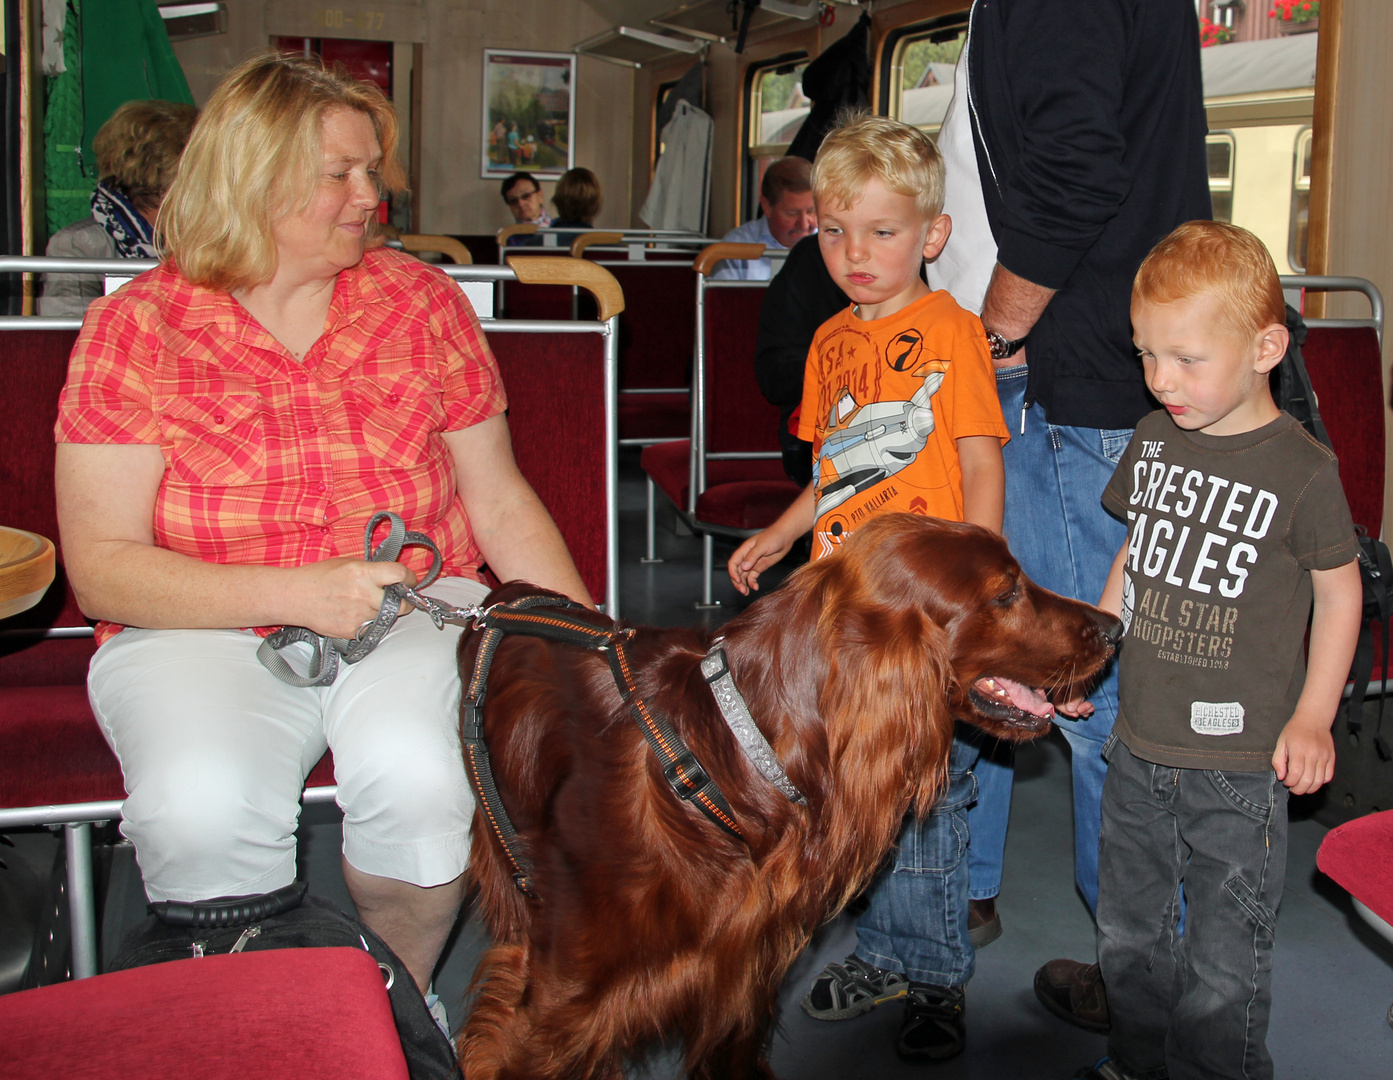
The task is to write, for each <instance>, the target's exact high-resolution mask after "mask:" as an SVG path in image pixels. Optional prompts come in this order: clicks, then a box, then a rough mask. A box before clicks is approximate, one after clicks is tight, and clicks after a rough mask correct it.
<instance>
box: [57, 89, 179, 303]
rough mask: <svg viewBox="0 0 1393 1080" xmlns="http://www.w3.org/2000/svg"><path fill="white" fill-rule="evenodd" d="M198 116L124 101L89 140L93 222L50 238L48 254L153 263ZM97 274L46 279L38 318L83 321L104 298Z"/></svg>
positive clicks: (175, 107)
mask: <svg viewBox="0 0 1393 1080" xmlns="http://www.w3.org/2000/svg"><path fill="white" fill-rule="evenodd" d="M197 119H198V110H197V109H195V108H194V107H193V106H192V105H182V104H179V103H178V102H174V101H128V102H126V103H125V104H124V105H122V106H121V107H120V108H118V109H117V110H116V111H115V112H114V113H112V114H111V118H110V119H109V120H107V122H106V123H105V124H103V125H102V126H101V130H100V131H98V132H97V135H96V137H95V138H94V139H93V140H92V151H93V153H95V154H96V155H97V172H98V174H99V175H100V176H101V180H100V181H99V182H98V183H97V189H96V191H94V192H93V193H92V216H91V217H86V218H83V219H82V220H81V221H75V222H73V224H71V225H69V226H67V227H66V228H63V229H59V230H58V231H57V232H56V233H54V234H53V237H52V238H51V239H50V240H49V242H48V247H47V249H45V252H44V254H46V255H60V256H64V257H67V258H76V259H153V258H155V256H156V250H155V249H156V245H155V216H156V215H157V214H158V213H159V209H160V203H161V202H162V201H163V200H164V195H165V192H166V191H168V190H169V185H170V184H172V183H173V182H174V176H175V174H176V173H177V172H178V170H179V155H180V154H182V153H183V152H184V144H185V143H187V142H188V141H189V133H190V132H191V131H193V126H194V122H195V121H196V120H197ZM104 287H105V282H104V280H103V277H102V275H101V274H44V275H43V294H42V295H41V296H40V297H39V314H40V315H60V316H63V315H82V313H83V312H85V311H86V310H87V305H88V304H90V303H91V302H92V301H93V300H95V299H96V298H97V297H99V296H101V295H102V292H103V291H104Z"/></svg>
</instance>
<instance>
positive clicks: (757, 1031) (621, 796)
mask: <svg viewBox="0 0 1393 1080" xmlns="http://www.w3.org/2000/svg"><path fill="white" fill-rule="evenodd" d="M538 591H539V590H537V589H535V588H534V587H532V586H528V585H524V584H521V583H511V584H509V585H507V586H504V587H503V588H502V589H500V590H496V591H495V593H494V594H493V595H492V597H491V599H490V602H492V601H494V600H500V599H503V600H506V599H513V598H516V597H518V596H521V595H527V594H530V593H535V592H538ZM593 619H594V620H595V621H596V623H597V624H601V623H603V620H604V617H603V616H600V615H593ZM722 634H723V636H724V639H725V640H724V643H723V645H724V648H725V651H726V655H727V657H728V660H729V664H730V668H731V672H732V674H733V676H734V679H735V683H736V686H737V687H738V688H739V690H740V692H741V694H742V695H743V696H744V698H745V700H746V701H747V702H748V704H749V707H750V711H751V713H752V714H753V716H754V719H755V721H756V723H757V724H758V725H759V727H760V729H761V730H762V731H763V733H764V735H765V737H766V738H767V739H768V741H769V743H770V745H771V746H772V747H773V749H774V751H775V753H776V754H777V756H778V758H779V760H780V761H781V762H782V763H783V765H784V768H785V770H786V771H787V774H788V776H789V778H790V779H791V780H792V781H793V783H794V784H795V785H796V786H797V787H798V789H799V790H800V791H801V792H803V794H804V795H805V796H806V802H804V803H802V804H797V805H796V804H794V803H793V802H791V801H790V800H789V799H788V798H786V797H785V796H784V795H783V794H781V793H780V792H779V791H778V790H777V789H776V788H775V787H774V786H773V785H772V784H771V783H770V782H769V781H768V780H766V779H765V778H764V777H763V776H762V775H761V774H760V773H759V772H757V771H756V769H755V768H754V767H753V766H752V765H751V763H750V761H749V760H748V759H747V758H746V756H745V755H744V753H743V752H742V751H741V749H740V748H739V746H738V745H737V743H736V741H735V739H734V738H733V736H732V735H731V732H730V730H729V728H728V727H727V726H726V724H725V723H724V722H723V720H722V718H721V716H720V713H719V711H718V708H717V705H716V703H715V701H714V699H713V697H712V694H711V690H710V689H709V687H708V686H707V685H706V682H705V680H704V678H703V677H702V674H701V671H700V668H699V665H700V662H701V659H702V657H703V656H704V655H705V653H706V651H707V649H708V647H709V646H710V644H711V640H712V636H713V635H712V632H711V631H709V630H703V629H674V630H667V629H663V630H658V629H647V628H644V629H640V630H639V631H638V633H637V634H636V635H635V636H634V638H633V639H632V641H631V642H629V643H628V644H627V646H626V648H627V651H628V653H629V656H630V659H631V661H632V663H633V665H634V668H635V669H636V671H637V672H638V676H637V678H638V683H639V688H640V692H641V693H642V695H643V696H644V697H645V699H646V700H647V702H648V705H649V707H650V708H651V709H656V710H658V711H660V712H661V713H663V714H664V715H665V716H666V717H667V718H668V720H669V721H670V723H671V724H672V725H673V727H674V728H675V729H676V730H677V732H678V734H679V735H680V736H681V738H682V739H683V740H684V741H685V742H686V743H687V745H688V746H689V747H691V749H692V751H693V752H694V753H695V755H696V757H697V759H698V760H699V761H700V762H701V763H702V765H704V766H705V768H706V770H707V771H708V772H709V773H710V775H711V776H712V777H714V778H715V780H716V781H717V783H718V784H719V786H720V788H721V790H722V791H723V792H724V793H725V795H726V797H727V799H728V800H729V801H730V805H731V807H732V808H733V810H734V812H735V816H736V818H737V819H738V821H739V824H740V827H741V829H742V830H743V831H744V834H745V836H746V837H747V838H748V847H747V846H746V845H744V844H741V843H740V842H739V841H737V840H735V839H733V838H732V837H730V836H728V835H726V834H725V833H723V832H721V831H720V830H719V829H717V828H716V827H715V826H714V825H712V824H711V823H710V822H709V821H707V820H706V819H705V818H704V817H702V816H701V815H700V813H698V811H697V810H696V809H695V808H693V807H692V806H689V805H687V804H686V803H684V802H681V801H679V800H678V799H677V798H676V797H675V796H674V795H673V793H672V790H671V789H670V788H669V786H668V784H667V783H666V781H665V780H664V779H663V776H662V773H661V771H660V769H659V767H658V764H657V761H656V758H655V757H654V755H653V754H652V753H651V752H650V750H649V748H648V746H647V745H646V743H645V742H644V739H643V737H642V735H641V733H640V732H639V730H638V728H637V727H636V725H635V724H634V722H633V720H632V719H631V718H630V716H629V714H628V712H627V711H626V710H625V708H624V707H623V705H622V703H621V701H620V698H619V694H618V692H617V690H616V688H615V685H614V682H613V679H612V677H611V675H610V669H609V667H608V665H607V663H606V661H605V658H604V657H603V656H602V655H600V654H599V653H597V652H594V651H587V650H584V649H580V648H577V647H574V646H565V645H557V644H552V643H549V642H545V641H541V640H537V639H534V638H525V637H518V636H512V637H508V638H506V639H505V640H504V642H503V643H502V644H501V646H500V647H499V649H498V652H497V656H496V658H495V661H494V664H493V669H492V674H491V676H490V680H489V691H488V696H487V699H486V703H485V707H484V719H485V733H486V738H487V742H488V746H489V748H490V751H491V755H492V758H493V764H494V772H495V778H496V781H497V784H498V788H499V790H500V792H501V795H502V799H503V802H504V805H505V806H506V808H507V811H508V813H509V815H510V816H511V818H512V821H513V823H514V825H515V826H516V828H517V830H518V832H519V834H520V835H521V836H522V837H523V838H524V840H525V842H526V845H527V848H528V850H529V852H530V854H531V857H532V859H533V860H534V862H535V864H536V875H535V882H536V891H537V894H538V899H537V900H535V901H530V900H528V899H526V898H525V897H524V896H523V895H522V894H520V893H519V892H518V891H517V889H516V888H515V887H514V885H513V880H512V874H511V868H510V867H509V865H508V863H507V862H506V860H505V859H504V858H503V856H502V854H501V852H500V849H499V848H498V846H497V844H496V842H495V841H494V839H493V837H492V836H491V834H490V832H489V830H488V828H487V826H486V825H485V824H484V823H483V822H482V820H481V815H480V814H478V813H476V815H475V820H474V825H473V833H472V840H473V855H472V861H471V869H470V873H471V876H472V878H473V881H474V882H475V883H476V884H477V886H478V889H479V899H478V903H479V904H480V905H481V908H482V912H483V917H484V920H485V923H486V925H487V927H488V929H489V932H490V934H491V935H492V940H493V942H494V944H493V946H492V947H491V948H490V949H489V950H488V952H487V953H486V954H485V956H484V957H483V959H482V961H481V963H480V966H479V971H478V974H477V975H476V987H477V991H478V993H477V999H476V1002H475V1004H474V1007H473V1011H472V1013H471V1015H470V1017H469V1019H468V1022H467V1024H466V1026H465V1029H464V1032H463V1035H462V1037H461V1040H460V1060H461V1064H462V1066H463V1068H464V1074H465V1076H466V1077H467V1078H468V1080H494V1078H499V1080H504V1078H508V1080H511V1078H518V1080H521V1078H523V1077H527V1078H554V1080H563V1078H564V1080H572V1078H587V1080H588V1078H605V1080H618V1078H619V1077H621V1076H622V1070H623V1065H624V1062H625V1061H626V1060H627V1059H628V1058H630V1057H633V1056H635V1055H638V1054H641V1053H642V1052H643V1050H644V1048H645V1047H647V1046H649V1045H651V1044H653V1043H655V1042H657V1041H660V1040H671V1039H673V1038H674V1037H680V1038H681V1040H682V1041H683V1044H684V1046H685V1053H686V1065H687V1068H688V1070H689V1072H690V1073H691V1074H692V1075H693V1076H696V1077H702V1078H709V1080H718V1078H719V1080H737V1078H740V1077H747V1076H772V1073H771V1072H770V1071H769V1069H768V1065H767V1064H766V1063H765V1061H764V1052H765V1049H766V1043H767V1040H768V1033H769V1030H770V1025H771V1022H772V1019H773V1013H774V1006H775V1003H776V997H777V994H778V990H779V986H780V983H781V982H782V980H783V978H784V975H785V973H786V971H787V970H788V968H789V965H790V964H791V963H792V962H793V960H794V959H795V958H796V957H797V956H798V954H799V952H800V951H801V950H802V949H803V948H804V946H805V945H806V944H807V943H808V940H809V938H810V937H811V935H812V933H813V931H814V930H815V929H816V928H817V927H818V926H820V925H821V924H822V923H824V922H825V921H826V920H827V919H829V918H830V917H831V916H833V915H834V914H835V913H836V912H838V911H839V910H840V909H841V908H842V906H843V905H844V904H846V902H847V901H848V900H850V899H851V898H852V897H854V896H855V895H856V894H857V893H858V892H860V891H861V890H862V889H863V888H864V887H865V886H866V884H867V882H868V881H869V879H870V877H871V876H872V874H873V873H874V872H875V871H876V869H877V867H878V866H879V865H880V864H881V862H882V860H883V858H884V857H885V855H886V853H887V851H888V850H889V849H890V847H891V845H892V844H893V842H894V840H895V837H896V835H897V833H898V831H899V828H900V824H901V820H902V818H903V817H904V815H905V814H906V812H907V811H909V810H910V809H911V808H912V809H913V810H914V811H915V812H916V813H918V814H923V813H925V812H926V811H927V810H928V808H929V807H930V806H931V805H932V804H933V801H934V799H935V797H936V796H937V795H938V793H939V792H940V791H941V790H942V788H943V786H944V784H945V781H946V769H947V759H948V751H949V745H950V742H951V740H952V737H953V725H954V721H955V720H963V721H967V722H969V723H973V724H976V725H978V726H980V727H983V728H985V729H987V730H988V731H990V732H991V733H992V734H994V735H998V736H1003V737H1005V738H1010V739H1021V738H1031V737H1034V736H1036V735H1039V734H1043V732H1044V731H1046V730H1047V729H1048V727H1049V722H1050V720H1049V715H1048V713H1049V710H1048V708H1047V707H1046V708H1045V709H1044V710H1042V712H1043V715H1035V714H1030V715H1020V716H1018V715H1016V713H1018V712H1020V710H1018V709H1015V708H1013V707H1012V706H1011V705H1010V704H1009V702H1004V701H1003V700H1001V699H1004V698H1005V697H1006V696H1007V695H1005V692H1004V691H1003V690H1002V689H1001V686H1002V685H1005V684H1003V683H1001V682H999V681H998V680H1011V681H1012V682H1013V683H1014V684H1018V685H1020V686H1025V687H1031V688H1042V689H1044V690H1046V691H1048V692H1050V693H1051V695H1052V696H1053V697H1055V699H1056V700H1061V701H1062V700H1065V699H1066V698H1069V697H1072V696H1076V695H1077V693H1078V692H1079V691H1080V690H1081V689H1082V688H1083V687H1084V686H1085V685H1086V684H1087V683H1088V682H1089V680H1090V679H1091V678H1092V677H1093V676H1095V675H1096V673H1097V672H1098V671H1099V669H1100V668H1101V667H1102V666H1103V664H1104V663H1105V662H1106V660H1107V658H1108V657H1109V656H1110V655H1111V653H1112V649H1113V645H1114V643H1115V642H1116V640H1117V639H1118V636H1119V635H1120V624H1119V623H1117V621H1116V620H1115V619H1113V618H1112V617H1111V616H1108V615H1105V614H1104V613H1102V612H1100V611H1098V610H1097V609H1096V608H1093V607H1090V606H1088V605H1086V604H1081V603H1078V602H1075V601H1072V600H1066V599H1064V598H1062V597H1059V596H1056V595H1055V594H1053V593H1050V592H1047V591H1045V590H1043V589H1040V588H1038V587H1037V586H1035V585H1034V584H1032V583H1031V582H1030V581H1029V580H1028V579H1026V578H1025V577H1024V575H1023V574H1022V573H1021V571H1020V568H1019V567H1018V566H1017V564H1016V562H1015V560H1014V559H1013V558H1012V557H1011V556H1010V554H1009V553H1008V551H1007V548H1006V545H1005V543H1004V542H1003V541H1002V540H1001V539H1000V538H999V537H997V536H995V535H994V534H991V533H989V532H987V531H985V530H982V529H978V528H975V527H973V526H968V525H958V524H952V523H947V522H942V521H938V520H934V519H926V518H922V517H917V516H913V515H909V514H890V515H885V516H883V517H880V518H878V519H875V520H873V521H871V522H869V523H868V524H866V525H864V526H862V527H861V528H859V529H857V530H856V532H855V534H854V535H853V536H852V537H851V538H850V539H849V540H848V542H847V543H846V545H845V546H844V548H843V549H842V550H841V551H840V552H838V553H837V554H835V555H833V556H831V557H829V558H827V559H824V560H821V561H819V562H816V563H812V564H810V565H808V566H806V567H803V568H801V569H799V570H798V571H796V572H795V573H793V574H792V575H790V577H789V579H788V580H787V581H786V582H785V583H784V584H783V586H782V587H780V588H779V589H777V590H776V591H774V592H772V593H771V594H770V595H768V596H766V597H764V598H762V599H761V600H760V601H759V602H758V603H755V604H753V605H751V606H750V607H749V608H748V609H747V610H746V611H744V612H743V613H742V614H740V615H739V616H738V617H736V618H734V619H732V620H731V621H730V622H729V623H728V624H726V626H725V627H724V628H723V630H722ZM478 637H479V635H478V634H466V635H465V638H464V640H463V642H462V644H461V649H460V664H461V670H462V672H463V673H464V675H465V677H466V678H467V677H468V673H469V672H470V671H471V670H472V666H473V659H474V657H473V650H474V649H475V648H476V647H477V639H478ZM987 680H991V682H988V681H987ZM998 696H999V697H998ZM1039 701H1040V703H1041V704H1042V705H1043V703H1044V699H1043V698H1039Z"/></svg>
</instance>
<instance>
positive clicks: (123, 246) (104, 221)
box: [92, 184, 158, 259]
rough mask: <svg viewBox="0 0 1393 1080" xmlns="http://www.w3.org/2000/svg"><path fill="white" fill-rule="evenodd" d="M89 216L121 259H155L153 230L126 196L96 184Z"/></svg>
mask: <svg viewBox="0 0 1393 1080" xmlns="http://www.w3.org/2000/svg"><path fill="white" fill-rule="evenodd" d="M92 216H93V217H94V218H96V219H97V223H98V224H99V225H101V227H102V228H103V229H105V230H106V231H107V235H108V236H110V237H111V239H112V241H113V242H114V243H115V244H116V255H117V257H118V258H122V259H154V258H157V257H158V254H157V252H156V251H155V229H154V226H152V225H151V224H150V223H149V222H148V221H146V220H145V218H144V217H143V216H142V215H141V213H140V211H139V210H137V209H136V208H135V206H134V205H133V204H132V203H131V201H130V200H129V199H127V198H126V196H125V195H123V194H122V193H121V192H120V191H118V190H117V189H116V188H114V187H108V186H107V185H106V184H98V185H97V190H96V191H94V192H92Z"/></svg>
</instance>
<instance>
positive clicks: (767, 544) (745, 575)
mask: <svg viewBox="0 0 1393 1080" xmlns="http://www.w3.org/2000/svg"><path fill="white" fill-rule="evenodd" d="M792 546H793V541H792V540H790V539H784V538H783V537H781V536H779V534H778V533H777V532H776V531H775V528H774V527H773V526H770V527H769V528H767V529H765V530H764V531H763V532H760V533H756V534H755V535H754V536H752V537H750V538H749V539H748V540H746V541H745V542H744V543H743V544H741V545H740V546H739V547H738V548H736V549H735V554H734V555H732V556H731V557H730V562H728V563H726V571H727V573H729V574H730V580H731V583H732V584H733V585H734V586H735V589H736V591H737V592H739V593H740V595H741V596H749V595H750V590H751V589H754V590H756V591H758V590H759V575H760V573H761V572H762V571H764V570H767V569H768V568H769V567H771V566H773V565H774V564H775V563H776V562H778V561H779V560H780V559H782V558H783V557H784V556H785V555H787V554H788V549H789V548H791V547H792Z"/></svg>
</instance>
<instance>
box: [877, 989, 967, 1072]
mask: <svg viewBox="0 0 1393 1080" xmlns="http://www.w3.org/2000/svg"><path fill="white" fill-rule="evenodd" d="M964 998H965V995H964V994H963V988H962V987H961V986H929V985H928V984H927V983H910V984H909V992H908V993H907V994H905V999H904V1023H903V1024H902V1025H901V1026H900V1037H899V1040H898V1041H897V1042H896V1043H895V1049H896V1050H898V1051H899V1052H900V1053H901V1054H903V1055H904V1056H905V1057H922V1058H930V1059H931V1060H933V1061H943V1060H944V1059H945V1058H950V1057H954V1056H956V1055H958V1054H961V1053H962V1052H963V1047H964V1046H966V1045H967V1028H966V1026H965V1025H964V1024H963V1008H964V1004H965V1001H964Z"/></svg>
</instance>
